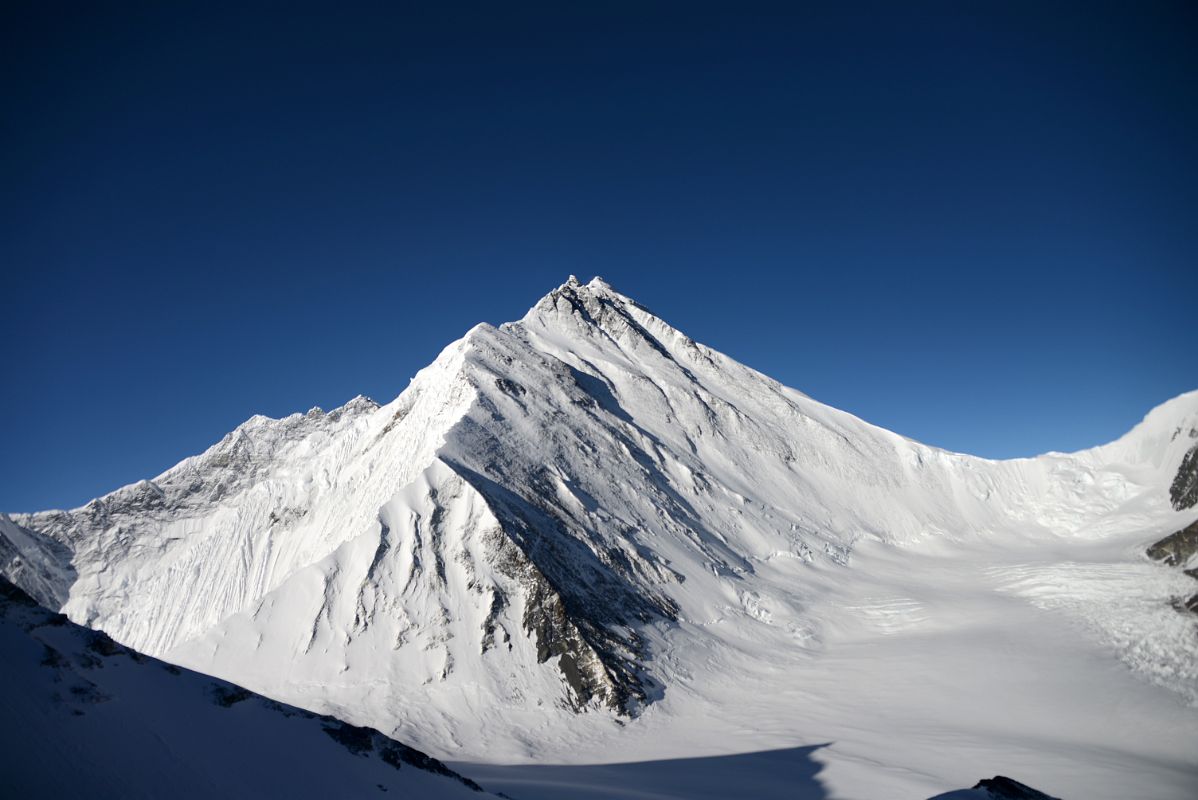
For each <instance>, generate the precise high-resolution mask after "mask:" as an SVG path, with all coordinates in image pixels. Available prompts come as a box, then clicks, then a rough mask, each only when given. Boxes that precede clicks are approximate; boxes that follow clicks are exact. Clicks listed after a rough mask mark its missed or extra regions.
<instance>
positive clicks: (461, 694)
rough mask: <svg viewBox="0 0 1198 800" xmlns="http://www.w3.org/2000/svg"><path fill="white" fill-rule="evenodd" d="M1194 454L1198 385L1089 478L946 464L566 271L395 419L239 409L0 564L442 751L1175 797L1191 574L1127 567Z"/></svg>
mask: <svg viewBox="0 0 1198 800" xmlns="http://www.w3.org/2000/svg"><path fill="white" fill-rule="evenodd" d="M1195 452H1198V393H1191V394H1187V395H1183V396H1181V397H1178V398H1175V399H1174V400H1171V401H1169V402H1168V403H1166V404H1164V405H1162V406H1160V407H1159V408H1157V409H1155V410H1154V411H1153V412H1152V413H1150V414H1149V415H1148V417H1147V418H1146V419H1145V420H1144V422H1143V423H1141V424H1140V425H1139V426H1137V427H1136V428H1135V429H1134V430H1132V431H1131V432H1130V433H1128V434H1127V435H1126V436H1124V437H1123V438H1121V439H1120V440H1118V441H1116V442H1114V443H1111V444H1108V445H1105V446H1103V447H1098V448H1094V449H1092V450H1088V451H1083V452H1080V453H1073V454H1059V453H1051V454H1047V455H1045V456H1041V457H1038V458H1034V459H1019V460H1013V461H998V462H996V461H988V460H985V459H979V458H974V457H971V456H966V455H960V454H955V453H948V452H945V451H942V450H937V449H935V448H930V447H927V446H924V445H921V444H919V443H916V442H913V441H911V440H908V439H905V438H903V437H901V436H898V435H895V434H893V433H890V432H888V431H885V430H882V429H879V428H877V427H874V426H871V425H869V424H867V423H865V422H862V421H861V420H859V419H857V418H855V417H853V416H851V415H849V414H846V413H844V412H840V411H837V410H835V409H832V408H829V407H827V406H825V405H822V404H820V403H818V402H816V401H814V400H812V399H810V398H808V397H806V396H805V395H802V394H801V393H799V392H796V391H794V390H792V389H788V388H786V387H784V386H782V385H780V384H778V383H777V382H775V381H773V380H771V379H769V378H767V377H765V376H763V375H761V374H760V373H757V372H754V371H753V370H751V369H748V368H747V367H744V366H743V365H740V364H738V363H736V362H734V361H732V360H731V359H728V358H727V357H725V356H723V355H721V354H719V353H717V352H715V351H714V350H711V349H710V348H707V347H705V346H703V345H700V344H698V343H696V342H694V341H692V340H691V339H689V338H688V337H686V336H685V335H684V334H682V333H680V332H679V331H677V330H675V329H673V328H671V327H670V326H669V325H667V324H666V323H665V322H663V321H662V320H660V319H658V318H657V317H655V316H653V315H652V314H651V313H649V312H648V311H647V310H645V309H644V308H642V307H641V306H639V305H637V304H636V303H635V302H633V301H632V300H630V299H629V298H627V297H625V296H623V295H620V294H619V293H617V292H615V291H614V290H613V289H612V288H611V287H609V286H608V285H607V284H605V283H603V282H602V281H600V280H598V279H596V280H595V281H592V282H591V283H589V284H586V285H583V284H580V283H578V282H577V281H574V280H571V281H570V282H568V283H566V284H565V285H563V286H561V287H559V288H558V289H556V290H555V291H553V292H551V293H550V294H549V295H547V296H546V297H545V298H543V299H542V300H541V301H540V302H539V303H537V305H536V306H534V307H533V308H532V309H531V310H530V311H529V313H528V314H527V315H526V316H525V318H524V319H522V320H521V321H519V322H516V323H511V324H508V325H504V326H501V327H500V328H494V327H492V326H489V325H480V326H477V327H476V328H474V329H472V330H471V331H470V332H469V333H467V335H466V336H465V337H463V338H462V339H461V340H459V341H457V342H455V343H454V344H452V345H450V346H449V347H447V348H446V349H445V351H444V352H443V353H442V354H441V355H440V356H439V357H438V358H437V360H436V361H435V362H434V363H433V364H432V365H430V366H429V367H427V368H426V369H424V370H422V371H421V372H420V373H419V374H418V375H417V376H416V378H415V379H414V380H413V382H412V385H411V386H410V387H409V388H408V390H407V391H405V392H404V393H403V394H402V395H400V397H399V398H397V399H396V400H395V401H393V402H392V403H390V404H388V405H385V406H381V407H380V406H377V405H375V404H374V403H372V402H371V401H368V400H365V399H363V398H358V399H356V400H354V401H351V402H350V403H349V404H348V405H346V406H345V407H343V408H341V409H338V410H336V411H333V412H330V413H327V414H326V413H323V412H321V411H319V410H318V409H314V410H313V411H311V412H309V413H308V414H305V415H294V416H292V417H288V418H286V419H283V420H269V419H265V418H261V417H256V418H254V419H252V420H250V421H249V422H247V423H246V424H245V425H243V426H241V427H240V428H238V429H237V430H236V431H234V432H233V433H232V434H230V435H229V436H228V437H226V438H225V439H224V440H222V441H221V442H220V443H218V444H217V445H215V446H214V447H213V448H211V449H210V450H209V451H207V452H206V453H204V454H203V455H200V456H197V457H195V458H192V459H188V460H187V461H184V462H182V463H181V464H180V465H179V466H177V467H175V468H173V469H171V470H169V471H168V472H166V473H164V474H163V475H161V476H159V477H158V478H156V479H154V480H153V481H145V482H142V483H140V484H136V485H134V486H130V487H126V488H125V489H121V490H118V491H117V492H114V493H113V494H111V495H108V496H106V497H104V498H101V499H99V500H96V501H93V502H92V503H90V504H88V505H87V506H85V507H83V508H81V509H76V510H75V511H70V512H46V513H41V514H34V515H14V516H12V517H11V518H8V519H4V518H0V537H2V538H0V541H2V542H7V543H8V544H7V547H8V548H9V553H10V555H9V556H8V561H7V564H6V565H5V566H4V570H5V574H9V575H11V576H12V578H13V580H15V581H17V582H18V583H20V584H21V585H22V586H26V587H27V588H28V589H29V591H30V592H31V593H35V594H38V596H40V597H44V598H47V599H48V601H51V602H56V603H60V604H61V605H62V608H63V610H64V612H65V613H67V614H68V615H70V617H71V618H72V619H74V620H77V621H79V622H82V623H84V624H87V625H90V626H93V627H97V628H100V629H103V630H105V631H107V632H109V633H110V634H111V635H113V636H114V637H115V638H116V639H118V640H120V641H122V642H125V643H127V644H129V645H131V646H133V647H137V648H140V649H145V650H146V651H148V652H151V653H154V654H156V655H161V656H164V657H166V658H168V659H169V660H172V661H176V662H178V663H181V664H185V665H188V666H190V667H193V668H195V669H198V670H201V671H204V672H209V673H211V674H215V675H220V676H222V677H225V678H229V679H232V680H236V681H237V682H239V683H242V684H244V685H246V686H249V687H251V688H253V689H255V690H258V691H261V692H263V693H266V694H268V695H270V696H272V697H277V698H280V699H284V700H286V701H288V702H292V703H295V704H297V705H301V706H303V707H306V708H311V709H314V710H317V711H320V712H326V713H332V714H335V715H336V716H338V717H341V718H344V719H347V720H350V721H353V722H355V723H358V724H369V725H372V726H374V727H378V728H380V729H381V730H385V731H388V732H394V733H396V735H399V736H401V738H405V739H407V740H410V741H413V742H414V743H417V744H418V745H420V746H422V747H425V748H426V749H429V750H430V751H432V752H435V753H436V754H438V755H439V756H443V757H454V758H456V759H464V760H485V761H491V762H504V761H522V760H537V761H541V762H555V761H556V762H563V763H569V762H575V763H578V762H588V761H591V762H593V761H620V760H643V759H651V758H661V759H664V758H678V757H693V756H703V755H720V754H730V753H741V752H750V751H762V750H774V749H778V748H786V747H794V746H797V745H814V744H824V743H827V742H831V744H830V745H829V746H828V747H826V748H824V749H822V750H820V751H819V752H818V754H817V756H816V757H817V758H819V759H821V760H822V761H823V762H824V763H825V764H826V765H827V768H826V769H825V771H824V772H823V773H821V779H826V780H827V781H828V783H829V785H830V786H831V787H832V789H833V790H834V792H835V793H836V794H838V795H843V796H850V797H853V796H860V797H880V796H887V797H926V796H927V795H929V794H934V793H936V792H938V791H945V790H947V789H951V788H953V787H957V786H962V785H970V783H971V782H972V781H973V780H976V776H977V775H978V774H992V773H994V772H1006V773H1008V774H1016V775H1019V776H1020V778H1021V779H1025V780H1027V782H1028V783H1030V784H1031V785H1034V786H1037V787H1038V788H1041V789H1043V790H1045V791H1047V792H1048V793H1050V794H1054V795H1066V796H1069V795H1073V796H1077V795H1080V794H1083V793H1084V792H1089V793H1090V795H1089V796H1093V797H1104V796H1119V794H1118V793H1119V792H1120V791H1123V792H1124V793H1126V792H1129V791H1131V792H1132V793H1133V794H1136V795H1137V796H1139V797H1145V798H1147V797H1162V798H1166V797H1185V796H1189V793H1190V791H1189V790H1190V789H1191V788H1192V786H1193V785H1194V782H1195V780H1196V776H1198V754H1196V753H1195V751H1194V748H1193V746H1192V742H1193V741H1194V740H1195V738H1196V737H1198V714H1196V712H1195V708H1194V702H1195V700H1196V699H1198V657H1196V656H1198V649H1196V640H1195V632H1194V625H1193V623H1192V622H1191V620H1190V618H1187V617H1185V616H1183V615H1180V614H1178V613H1176V612H1175V611H1173V610H1172V609H1171V608H1170V607H1169V600H1170V599H1171V598H1172V597H1174V596H1177V595H1181V594H1184V593H1185V592H1186V591H1187V590H1189V588H1190V585H1191V584H1192V580H1191V579H1190V578H1189V577H1188V576H1186V575H1185V574H1184V573H1183V572H1180V571H1178V570H1170V569H1167V568H1165V567H1163V566H1161V565H1159V564H1154V563H1151V562H1149V561H1148V560H1147V559H1146V558H1145V557H1144V556H1143V549H1144V547H1145V546H1146V545H1147V544H1149V543H1151V542H1154V541H1156V540H1157V539H1159V538H1161V537H1162V536H1164V535H1166V534H1168V533H1170V532H1172V531H1174V530H1178V529H1180V528H1182V527H1184V526H1185V525H1187V524H1189V523H1191V522H1193V520H1194V518H1195V517H1198V508H1195V502H1198V498H1194V497H1191V495H1195V494H1198V489H1194V487H1193V485H1192V484H1195V483H1198V463H1195V462H1198V457H1195V456H1194V454H1195ZM1187 464H1188V465H1189V466H1187ZM63 554H67V557H66V558H64V556H63ZM2 555H3V551H0V556H2ZM67 558H69V563H67ZM579 712H584V713H579ZM1133 789H1134V791H1132V790H1133Z"/></svg>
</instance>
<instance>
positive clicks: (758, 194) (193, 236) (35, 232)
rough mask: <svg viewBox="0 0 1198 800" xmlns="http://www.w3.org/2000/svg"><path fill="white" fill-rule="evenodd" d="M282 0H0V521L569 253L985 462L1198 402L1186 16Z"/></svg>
mask: <svg viewBox="0 0 1198 800" xmlns="http://www.w3.org/2000/svg"><path fill="white" fill-rule="evenodd" d="M236 5H243V6H244V5H246V4H236ZM250 5H252V6H253V8H251V9H248V10H247V9H245V8H241V9H238V8H235V6H234V5H228V6H224V7H220V6H219V5H214V4H211V3H204V4H197V5H194V6H187V5H183V4H179V3H146V4H141V5H139V4H130V3H98V4H82V3H73V4H67V3H49V2H38V3H28V4H25V5H22V4H12V3H9V4H5V8H4V11H3V12H0V14H2V16H0V84H2V85H3V114H2V115H0V300H2V301H3V314H2V315H0V363H2V364H3V367H4V371H3V374H4V379H5V384H4V390H3V392H2V393H0V420H2V422H0V441H2V442H3V458H2V459H0V510H4V511H21V510H34V509H39V508H45V507H63V506H73V505H77V504H80V503H82V502H84V501H86V500H87V499H89V498H91V497H92V496H95V495H98V494H100V493H103V492H106V491H109V490H111V489H114V488H116V487H118V486H120V485H122V484H124V483H128V482H131V481H133V480H136V479H138V478H142V477H150V476H153V475H154V474H157V473H158V472H160V471H161V470H163V469H165V468H167V467H169V466H171V465H172V464H174V463H175V462H177V461H178V460H180V459H182V458H183V457H185V456H187V455H190V454H193V453H196V452H199V451H201V450H202V449H204V448H205V447H207V446H208V445H210V444H211V443H213V442H214V441H216V440H217V439H219V438H220V437H221V436H222V435H223V434H224V433H226V432H227V431H229V430H231V429H232V428H233V427H235V426H236V425H237V424H238V423H240V422H241V421H243V420H244V419H245V418H246V417H248V416H250V415H252V414H254V413H265V414H269V415H272V416H280V415H284V414H287V413H290V412H293V411H297V410H298V411H303V410H306V409H307V408H309V407H310V406H313V405H320V406H322V407H325V408H331V407H334V406H336V405H339V404H340V403H343V402H345V401H346V400H348V399H349V398H350V397H352V396H353V395H355V394H358V393H364V394H368V395H370V396H373V397H375V398H376V399H379V400H380V401H385V400H389V399H391V398H392V397H394V396H395V395H396V394H398V393H399V392H400V391H401V390H402V389H403V388H404V387H405V386H406V385H407V383H408V379H409V378H410V377H411V376H412V375H413V374H414V373H415V372H416V370H418V369H419V368H420V367H422V366H424V365H425V364H427V363H428V362H429V361H431V360H432V359H433V358H434V357H435V355H436V354H437V352H438V351H439V350H440V349H441V348H442V347H443V346H444V345H445V344H447V343H448V342H450V341H451V340H453V339H455V338H457V337H458V336H460V335H461V334H462V333H463V332H465V331H466V330H467V329H468V328H469V327H470V326H472V325H473V324H474V323H476V322H478V321H480V320H486V321H490V322H494V323H498V322H502V321H505V320H509V319H515V318H518V317H520V316H521V315H522V314H523V313H524V311H525V310H526V309H527V308H528V307H529V306H530V305H532V304H533V303H534V302H535V301H536V300H537V298H538V297H540V296H541V295H543V294H544V293H546V292H547V291H549V290H550V289H552V288H553V287H554V286H556V285H558V284H560V283H561V282H562V281H564V280H565V279H566V276H567V275H569V274H570V273H576V274H577V275H578V276H579V277H580V278H583V279H584V280H585V279H589V278H590V277H591V276H592V275H595V274H599V275H603V276H604V277H605V278H606V279H607V280H608V281H610V282H611V283H612V284H613V285H614V286H615V287H616V288H617V289H619V290H621V291H623V292H625V293H627V294H629V295H631V296H633V297H635V298H637V299H638V300H640V301H641V302H642V303H644V304H645V305H647V306H648V307H649V308H651V309H653V310H654V311H656V312H657V313H658V314H660V315H661V316H663V317H664V318H665V319H667V320H668V321H670V322H671V323H673V324H675V325H676V326H677V327H679V328H681V329H682V330H684V331H686V332H687V333H689V334H690V335H692V336H693V337H695V338H696V339H699V340H701V341H703V342H705V343H707V344H710V345H712V346H713V347H716V348H717V349H719V350H722V351H724V352H726V353H728V354H729V355H732V356H734V357H736V358H738V359H740V360H742V361H744V362H746V363H748V364H749V365H751V366H753V367H756V368H758V369H760V370H762V371H764V372H766V373H768V374H770V375H772V376H774V377H776V378H778V379H779V380H782V381H783V382H785V383H787V384H790V385H792V386H795V387H796V388H799V389H801V390H803V391H805V392H807V393H809V394H811V395H813V396H814V397H816V398H818V399H820V400H823V401H825V402H828V403H831V404H832V405H835V406H838V407H841V408H844V409H847V410H849V411H852V412H854V413H856V414H858V415H860V416H862V417H864V418H866V419H868V420H870V421H872V422H875V423H877V424H880V425H883V426H885V427H888V428H891V429H893V430H895V431H898V432H899V433H902V434H905V435H908V436H912V437H914V438H917V439H920V440H922V441H925V442H928V443H930V444H934V445H939V446H942V447H947V448H951V449H955V450H963V451H967V452H971V453H976V454H980V455H985V456H991V457H1009V456H1022V455H1032V454H1035V453H1039V452H1043V451H1046V450H1071V449H1078V448H1082V447H1087V446H1091V445H1095V444H1099V443H1101V442H1104V441H1107V440H1110V439H1113V438H1115V437H1117V436H1119V435H1121V434H1122V433H1123V432H1125V431H1126V430H1127V429H1128V428H1130V427H1131V426H1132V425H1133V424H1134V423H1135V422H1137V421H1138V420H1139V419H1140V418H1141V417H1142V416H1143V415H1144V414H1145V413H1146V412H1147V411H1148V410H1149V409H1150V408H1151V407H1152V406H1154V405H1156V404H1158V403H1160V402H1163V401H1164V400H1166V399H1168V398H1169V397H1172V396H1174V395H1176V394H1178V393H1180V392H1182V391H1186V390H1189V389H1193V388H1198V347H1196V346H1195V342H1196V341H1198V334H1196V328H1195V298H1196V297H1198V258H1196V257H1198V224H1196V223H1198V146H1196V144H1195V143H1196V142H1198V92H1195V90H1194V88H1193V87H1194V86H1195V85H1198V12H1196V11H1195V9H1196V8H1198V7H1196V6H1194V5H1193V4H1191V3H1151V2H1149V3H1135V4H1133V3H1103V2H1085V3H1079V4H1064V3H1056V2H1036V3H1007V2H1003V3H918V2H917V3H836V4H820V5H826V6H835V7H836V10H831V9H829V8H819V7H816V6H812V7H811V8H808V9H802V8H800V5H801V4H794V3H788V4H778V5H766V4H755V3H736V4H731V3H729V4H723V5H722V6H721V5H710V6H708V5H703V4H696V3H678V4H644V3H635V4H627V5H621V4H616V3H607V2H605V3H602V4H593V5H595V6H598V7H599V8H597V9H592V10H579V9H569V10H568V9H562V8H556V9H555V8H553V6H544V7H537V6H534V5H523V4H519V5H518V6H516V7H509V6H508V5H506V4H486V5H466V4H436V3H430V4H422V5H410V6H404V5H401V4H377V5H362V4H352V3H351V4H331V3H330V4H327V5H325V6H324V7H323V8H320V7H316V6H313V7H307V8H305V7H302V6H299V5H296V4H290V3H289V4H283V3H280V4H274V5H267V4H250ZM561 5H565V6H579V5H582V4H561Z"/></svg>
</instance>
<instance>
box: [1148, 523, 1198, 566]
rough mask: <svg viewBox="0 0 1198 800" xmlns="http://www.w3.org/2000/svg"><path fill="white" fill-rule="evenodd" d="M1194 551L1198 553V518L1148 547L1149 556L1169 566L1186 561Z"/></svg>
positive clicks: (1180, 564) (1178, 564)
mask: <svg viewBox="0 0 1198 800" xmlns="http://www.w3.org/2000/svg"><path fill="white" fill-rule="evenodd" d="M1195 553H1198V520H1195V521H1194V522H1193V523H1191V524H1190V525H1188V526H1187V527H1185V528H1182V529H1181V530H1179V531H1176V532H1174V533H1171V534H1169V535H1168V536H1166V537H1165V538H1164V539H1161V540H1160V541H1159V542H1157V543H1156V544H1154V545H1152V546H1151V547H1149V548H1148V557H1149V558H1151V559H1152V560H1154V561H1162V562H1164V563H1165V564H1167V565H1168V566H1170V567H1179V566H1182V565H1183V564H1186V563H1188V562H1189V560H1190V559H1191V558H1192V557H1193V556H1194V554H1195Z"/></svg>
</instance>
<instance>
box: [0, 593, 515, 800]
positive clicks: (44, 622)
mask: <svg viewBox="0 0 1198 800" xmlns="http://www.w3.org/2000/svg"><path fill="white" fill-rule="evenodd" d="M0 653H3V656H4V657H3V660H2V662H0V663H2V666H0V676H2V677H3V681H0V709H3V711H4V716H3V719H4V723H5V724H4V725H3V727H0V764H3V767H4V789H5V792H6V794H10V795H11V796H13V797H277V796H285V797H297V798H301V797H329V796H336V797H365V796H373V795H376V794H379V793H382V792H387V791H390V790H397V791H399V792H401V796H405V797H445V798H465V797H469V798H485V797H493V796H494V795H489V794H484V793H483V792H482V790H481V788H480V787H479V786H478V785H477V784H474V783H473V782H471V781H469V780H467V779H465V778H463V777H462V776H460V775H458V774H456V773H454V772H452V771H451V770H449V769H448V768H446V767H445V765H444V764H441V763H440V762H438V761H435V760H434V759H431V758H429V757H428V756H426V755H425V754H424V753H421V752H419V751H417V750H413V749H412V748H410V747H407V746H406V745H403V744H400V743H399V742H395V741H392V740H390V739H387V738H386V737H384V736H383V735H382V734H380V733H378V732H377V731H371V730H368V729H365V728H355V727H353V726H350V725H346V724H345V723H343V722H341V721H339V720H335V719H332V718H330V717H318V716H316V715H314V714H311V713H308V712H305V711H302V710H300V709H298V708H290V707H288V706H284V705H281V704H279V703H276V702H274V701H271V700H267V699H266V698H264V697H260V696H257V695H255V694H253V693H252V692H248V691H246V690H245V689H242V688H241V687H239V686H233V685H231V684H228V683H225V682H223V681H214V680H213V679H211V678H208V677H206V676H204V675H198V674H196V673H194V672H187V671H184V670H180V669H178V668H177V667H174V666H171V665H168V664H164V663H162V662H160V661H157V660H155V659H151V658H147V657H145V656H143V655H142V654H140V653H138V652H136V651H133V650H129V649H128V648H125V647H122V646H121V645H119V644H116V643H115V642H113V641H112V640H111V639H109V638H108V637H107V636H106V635H104V634H103V633H99V632H97V631H91V630H88V629H86V628H81V627H79V626H77V625H73V624H71V623H69V622H67V621H66V619H64V618H63V617H62V616H61V615H59V614H54V613H51V612H49V611H47V610H46V609H44V608H41V607H39V606H37V605H36V604H35V603H33V601H32V600H31V599H30V598H29V597H28V596H26V595H24V594H23V593H22V592H21V591H20V590H19V589H17V588H16V587H14V586H13V585H12V584H11V583H8V582H7V581H5V580H4V579H0Z"/></svg>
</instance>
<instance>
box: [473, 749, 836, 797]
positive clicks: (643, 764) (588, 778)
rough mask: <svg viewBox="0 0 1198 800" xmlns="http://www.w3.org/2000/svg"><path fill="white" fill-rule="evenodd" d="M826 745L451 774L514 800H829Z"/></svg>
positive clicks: (492, 767) (478, 768)
mask: <svg viewBox="0 0 1198 800" xmlns="http://www.w3.org/2000/svg"><path fill="white" fill-rule="evenodd" d="M823 747H827V745H826V744H823V745H814V746H810V747H792V748H788V749H785V750H766V751H762V752H757V753H742V754H740V755H732V756H709V757H706V758H679V759H671V760H665V761H637V762H632V763H626V764H581V765H578V764H554V765H542V764H514V765H510V766H505V765H496V764H470V763H461V762H459V763H455V764H452V765H451V768H452V769H454V770H456V771H458V772H460V773H462V774H464V775H468V776H469V777H470V778H472V779H474V780H475V781H478V782H479V783H481V784H482V785H483V786H484V787H485V788H486V789H487V790H488V791H491V792H500V793H502V794H504V795H506V796H508V797H510V798H512V800H561V799H562V798H566V797H568V798H571V800H600V798H603V799H604V800H623V799H624V798H629V799H631V798H635V799H636V800H717V798H718V800H726V798H729V797H752V798H754V800H783V798H785V800H827V798H828V797H829V794H828V792H827V790H826V789H825V788H824V785H823V783H821V782H820V780H819V778H818V777H817V776H818V773H819V771H820V770H821V769H823V765H822V764H820V763H819V762H817V761H816V760H815V759H814V758H812V756H813V754H814V753H815V752H816V751H817V750H819V749H821V748H823Z"/></svg>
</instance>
